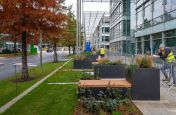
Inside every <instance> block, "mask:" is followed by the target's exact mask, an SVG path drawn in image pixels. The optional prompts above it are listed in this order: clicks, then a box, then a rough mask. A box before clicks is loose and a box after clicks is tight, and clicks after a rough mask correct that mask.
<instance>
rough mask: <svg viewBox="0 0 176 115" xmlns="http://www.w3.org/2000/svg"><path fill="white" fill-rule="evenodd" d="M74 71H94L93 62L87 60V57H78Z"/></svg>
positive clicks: (74, 62) (74, 63)
mask: <svg viewBox="0 0 176 115" xmlns="http://www.w3.org/2000/svg"><path fill="white" fill-rule="evenodd" d="M73 68H74V69H92V62H91V61H89V60H86V57H85V55H77V56H75V59H74V61H73Z"/></svg>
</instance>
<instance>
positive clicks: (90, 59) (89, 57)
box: [86, 55, 98, 62]
mask: <svg viewBox="0 0 176 115" xmlns="http://www.w3.org/2000/svg"><path fill="white" fill-rule="evenodd" d="M97 58H98V55H86V59H87V60H89V61H91V62H96V61H97V60H96V59H97Z"/></svg>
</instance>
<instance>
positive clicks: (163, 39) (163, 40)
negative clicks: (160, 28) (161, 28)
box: [162, 32, 166, 45]
mask: <svg viewBox="0 0 176 115" xmlns="http://www.w3.org/2000/svg"><path fill="white" fill-rule="evenodd" d="M162 43H163V44H165V34H164V32H162ZM165 45H166V44H165Z"/></svg>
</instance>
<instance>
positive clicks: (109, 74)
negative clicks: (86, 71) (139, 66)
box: [94, 61, 125, 79]
mask: <svg viewBox="0 0 176 115" xmlns="http://www.w3.org/2000/svg"><path fill="white" fill-rule="evenodd" d="M100 62H101V61H100ZM94 74H95V77H97V76H98V77H100V78H103V79H108V78H113V79H116V78H125V65H123V64H122V63H121V62H120V61H118V62H109V63H105V62H103V63H100V64H98V65H95V66H94Z"/></svg>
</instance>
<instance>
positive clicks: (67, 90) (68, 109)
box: [2, 63, 82, 115]
mask: <svg viewBox="0 0 176 115" xmlns="http://www.w3.org/2000/svg"><path fill="white" fill-rule="evenodd" d="M71 64H72V63H69V64H68V65H66V66H65V68H69V67H71ZM65 68H64V69H65ZM69 69H70V68H69ZM81 76H82V72H73V71H69V72H64V71H62V70H59V71H58V72H56V73H55V74H54V75H53V76H51V77H50V78H49V79H48V80H46V81H45V82H44V83H42V84H41V85H40V86H39V87H37V88H36V89H34V90H33V91H32V92H31V93H30V94H28V95H27V96H25V97H24V98H23V99H21V100H20V101H19V102H17V103H16V104H15V105H14V106H12V107H11V108H10V109H9V110H7V111H6V112H5V113H3V114H2V115H12V114H13V115H73V113H74V108H75V106H76V103H77V94H76V91H77V85H49V84H47V83H51V82H52V83H53V82H78V81H79V79H80V77H81Z"/></svg>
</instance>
